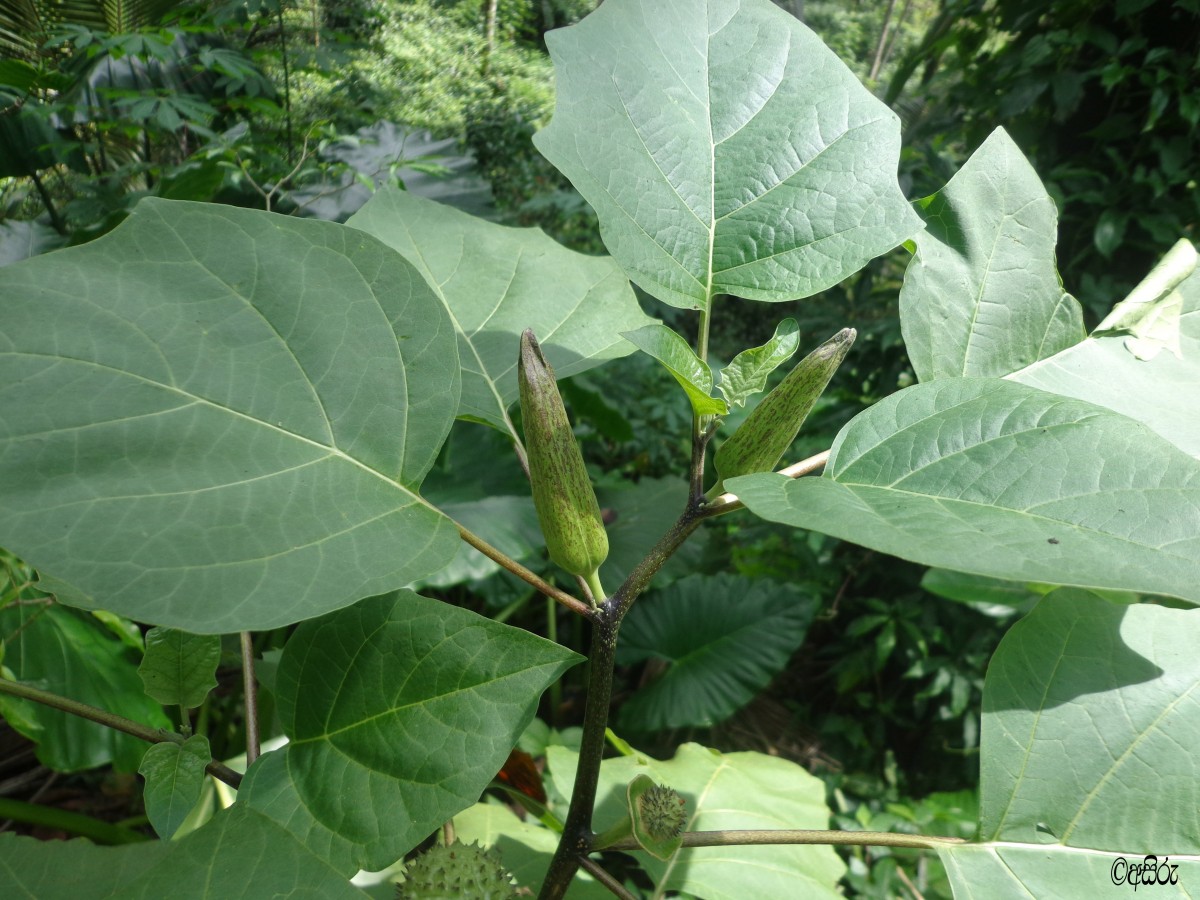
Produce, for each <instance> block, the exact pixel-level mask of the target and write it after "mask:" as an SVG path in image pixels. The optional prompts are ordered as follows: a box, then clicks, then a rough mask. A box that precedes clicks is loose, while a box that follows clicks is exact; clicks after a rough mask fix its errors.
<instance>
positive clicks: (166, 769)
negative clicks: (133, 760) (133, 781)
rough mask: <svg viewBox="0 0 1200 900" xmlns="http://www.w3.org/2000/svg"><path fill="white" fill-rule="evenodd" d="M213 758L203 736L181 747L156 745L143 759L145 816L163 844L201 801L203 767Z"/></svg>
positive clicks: (167, 742) (141, 772) (169, 743)
mask: <svg viewBox="0 0 1200 900" xmlns="http://www.w3.org/2000/svg"><path fill="white" fill-rule="evenodd" d="M211 759H212V753H211V751H210V750H209V747H208V738H206V737H205V736H204V735H202V734H194V735H192V736H191V737H190V738H188V739H187V740H186V741H184V742H183V743H182V744H174V743H171V742H170V741H164V742H163V743H161V744H155V745H154V746H152V747H151V748H150V749H149V750H147V751H146V755H145V756H143V757H142V764H141V766H139V767H138V773H139V774H140V775H141V776H142V777H143V778H145V779H146V792H145V800H146V815H147V816H148V817H149V819H150V824H151V825H153V826H154V830H155V831H156V832H158V836H159V837H160V838H162V839H163V840H164V841H166V840H170V838H171V836H172V835H173V834H175V832H176V831H178V830H179V826H180V825H182V824H183V821H184V819H186V818H187V817H188V813H190V812H191V811H192V807H193V806H195V805H196V801H197V800H199V799H200V789H201V788H202V787H203V786H204V767H205V766H207V765H208V763H209V761H210V760H211Z"/></svg>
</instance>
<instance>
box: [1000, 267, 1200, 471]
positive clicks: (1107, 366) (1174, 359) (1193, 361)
mask: <svg viewBox="0 0 1200 900" xmlns="http://www.w3.org/2000/svg"><path fill="white" fill-rule="evenodd" d="M1178 292H1179V294H1180V295H1182V298H1183V304H1182V311H1183V312H1182V316H1181V317H1180V319H1179V334H1178V340H1179V351H1180V352H1179V355H1178V356H1176V355H1175V354H1174V353H1170V352H1164V353H1159V354H1157V355H1156V356H1155V357H1154V358H1153V359H1147V360H1143V359H1139V358H1138V357H1137V356H1136V355H1135V354H1134V353H1133V352H1132V351H1131V350H1130V349H1129V348H1128V347H1127V346H1126V344H1127V342H1128V340H1129V338H1128V337H1127V336H1126V335H1123V334H1113V333H1109V334H1094V335H1092V336H1091V337H1089V338H1088V339H1087V340H1085V341H1083V342H1082V343H1080V344H1077V345H1075V346H1074V347H1071V348H1069V349H1067V350H1064V351H1063V352H1061V353H1058V354H1056V355H1054V356H1052V357H1050V358H1049V359H1044V360H1042V361H1041V362H1038V363H1034V364H1033V365H1032V366H1030V367H1029V368H1027V369H1022V370H1021V371H1020V372H1017V373H1015V374H1014V375H1013V376H1012V380H1013V381H1019V382H1021V383H1022V384H1028V385H1030V386H1032V387H1036V388H1041V389H1042V390H1044V391H1051V392H1052V393H1055V394H1062V395H1063V396H1066V397H1075V398H1077V399H1079V400H1087V401H1089V402H1091V403H1098V404H1099V405H1101V406H1106V407H1108V408H1109V409H1113V410H1116V411H1117V412H1119V413H1123V414H1124V415H1127V416H1129V417H1130V418H1131V419H1137V420H1138V421H1139V422H1144V423H1145V424H1147V425H1149V426H1150V427H1151V428H1153V429H1154V430H1155V431H1156V432H1158V433H1159V434H1161V435H1162V436H1163V437H1165V438H1166V439H1167V440H1169V441H1171V442H1173V443H1174V444H1175V445H1176V446H1178V447H1180V448H1181V449H1183V450H1184V451H1186V452H1187V453H1190V454H1191V455H1192V456H1196V457H1200V413H1198V412H1197V403H1198V402H1200V272H1196V273H1193V274H1192V275H1191V276H1190V277H1189V278H1188V279H1187V280H1186V281H1184V282H1183V283H1182V284H1180V285H1179V286H1178Z"/></svg>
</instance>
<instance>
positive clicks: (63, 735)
mask: <svg viewBox="0 0 1200 900" xmlns="http://www.w3.org/2000/svg"><path fill="white" fill-rule="evenodd" d="M0 637H3V638H4V640H5V642H6V644H5V655H4V664H5V665H6V666H8V667H9V668H10V669H12V671H13V674H14V675H15V676H16V678H17V680H19V681H25V682H28V683H30V684H33V685H35V686H37V687H40V688H42V689H44V690H48V691H52V692H53V693H56V694H61V695H62V696H64V697H70V698H71V699H72V700H78V701H80V702H82V703H88V704H90V705H92V706H96V707H99V708H100V709H104V710H107V711H108V712H112V713H116V714H118V715H122V716H125V717H126V718H127V719H133V720H134V721H135V722H140V723H141V724H143V725H147V726H149V727H151V728H170V727H171V721H170V720H169V719H168V718H167V717H166V716H165V715H164V714H163V711H162V708H161V707H160V706H159V705H158V704H157V703H155V702H154V701H153V700H151V699H150V698H149V697H147V696H146V694H145V692H144V691H143V690H142V682H141V680H140V679H139V678H138V674H137V658H136V657H135V656H134V655H133V653H132V652H131V651H130V650H129V648H128V647H127V646H126V645H125V644H124V643H122V642H121V641H120V640H119V639H118V638H117V637H116V636H114V635H113V633H112V632H111V631H110V630H109V629H108V628H106V627H105V626H104V625H103V624H101V623H100V622H98V621H96V620H95V619H94V618H93V617H92V616H90V615H88V614H87V613H80V612H77V611H75V610H73V609H67V608H65V607H62V606H54V605H52V606H28V605H21V606H9V607H7V608H5V609H0ZM5 705H6V712H5V717H6V718H8V719H9V724H10V725H12V726H13V727H14V728H15V729H17V730H18V731H21V732H22V733H23V734H25V736H26V737H28V738H29V739H30V740H32V741H36V742H37V745H38V748H37V753H38V759H39V760H41V762H42V764H43V765H45V766H47V767H49V768H51V769H54V770H55V771H57V772H77V771H80V770H81V769H92V768H95V767H97V766H103V765H107V764H109V763H112V764H113V765H114V766H115V767H116V768H117V769H119V770H121V771H124V772H135V771H137V767H138V763H139V762H140V761H141V759H142V754H143V753H144V752H145V750H146V744H145V743H144V742H143V741H140V740H138V739H137V738H134V737H130V736H129V735H127V734H122V733H121V732H119V731H115V730H113V729H111V728H108V727H106V726H104V725H100V724H99V723H97V722H91V721H88V720H87V719H82V718H80V717H79V716H72V715H68V714H67V713H65V712H59V711H58V710H56V709H50V708H49V707H46V706H42V705H40V704H34V703H30V702H27V701H24V700H18V699H16V698H7V699H6V701H5ZM12 707H16V708H18V709H20V710H21V711H22V712H21V713H20V714H19V715H18V716H16V717H9V713H8V711H7V709H8V708H12ZM31 725H32V726H33V730H30V728H29V727H28V726H31ZM0 893H2V892H0Z"/></svg>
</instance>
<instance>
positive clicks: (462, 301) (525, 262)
mask: <svg viewBox="0 0 1200 900" xmlns="http://www.w3.org/2000/svg"><path fill="white" fill-rule="evenodd" d="M347 224H349V225H351V226H353V227H354V228H359V229H362V230H363V231H366V232H369V233H370V234H373V235H375V236H376V237H378V238H379V239H380V240H382V241H383V242H384V243H385V244H387V245H388V246H390V247H392V248H394V249H396V250H397V251H399V252H400V253H401V255H403V256H404V258H405V259H407V260H408V261H409V262H410V263H412V264H413V265H414V266H415V267H416V269H417V271H418V272H420V273H421V275H422V276H424V278H425V280H426V281H428V282H429V284H430V285H431V286H432V287H433V289H434V291H435V293H437V295H438V298H439V299H440V300H441V301H442V302H443V303H444V304H445V305H446V308H447V309H448V310H449V311H450V317H451V319H452V321H453V323H454V329H455V331H456V332H457V334H458V347H459V357H460V358H461V360H462V367H463V386H462V398H461V400H460V401H459V407H458V414H459V415H460V416H465V417H469V418H473V419H478V420H480V421H482V422H487V423H488V424H490V425H494V426H496V427H497V428H501V429H511V428H512V423H511V422H510V421H509V418H508V407H509V406H510V405H512V402H513V401H514V400H516V398H517V348H518V345H519V343H520V339H521V332H522V331H524V330H525V329H526V328H532V329H533V331H534V333H535V334H536V335H537V337H538V341H539V342H540V343H541V346H542V351H543V352H544V353H545V354H546V357H547V358H548V359H549V360H550V364H551V365H553V366H554V370H555V373H556V375H557V376H558V377H559V378H566V377H567V376H569V375H573V374H575V373H577V372H583V371H586V370H587V369H590V368H593V367H594V366H598V365H600V364H601V363H603V362H607V361H608V360H610V359H615V358H617V357H621V356H627V355H629V354H630V353H632V352H633V347H632V346H631V345H630V344H628V343H626V342H625V341H624V340H623V339H622V338H621V336H620V332H622V331H629V330H630V329H634V328H638V327H640V326H642V325H645V324H646V323H648V322H650V321H651V319H650V318H649V317H648V316H647V315H646V314H645V313H643V312H642V310H641V308H640V307H639V306H638V303H637V298H636V297H634V294H633V290H632V289H631V288H630V286H629V282H628V281H627V280H626V279H625V276H624V275H623V274H622V273H621V270H620V268H619V267H618V266H617V265H616V264H615V263H614V262H613V261H612V260H611V259H608V258H605V257H594V256H584V255H583V254H582V253H575V252H574V251H571V250H568V249H566V248H565V247H563V246H561V245H560V244H558V243H556V242H555V241H553V240H551V239H550V238H548V237H547V236H546V235H545V234H543V233H542V232H541V231H540V230H538V229H536V228H506V227H504V226H501V225H495V224H492V223H490V222H485V221H483V220H482V219H477V218H475V217H474V216H469V215H467V214H466V213H462V212H459V211H458V210H456V209H452V208H451V207H449V206H443V205H441V204H439V203H434V202H433V201H432V200H425V199H422V198H420V197H415V196H413V195H412V194H409V193H407V192H406V191H400V190H394V189H388V190H383V191H380V192H379V193H377V194H376V195H375V196H374V197H372V198H371V200H370V201H369V202H368V203H367V205H366V206H364V207H363V208H362V209H361V210H359V212H357V213H356V214H355V215H353V216H352V217H351V218H350V220H349V222H348V223H347Z"/></svg>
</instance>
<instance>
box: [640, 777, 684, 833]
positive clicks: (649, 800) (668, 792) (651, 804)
mask: <svg viewBox="0 0 1200 900" xmlns="http://www.w3.org/2000/svg"><path fill="white" fill-rule="evenodd" d="M637 806H638V810H637V811H638V814H639V816H640V817H641V821H642V824H643V825H644V826H645V828H646V831H647V832H648V833H649V835H650V836H651V837H652V838H654V839H655V840H660V841H665V840H668V839H670V838H673V837H678V836H679V833H680V832H681V831H683V823H684V820H685V819H686V818H687V806H686V803H685V801H684V799H683V798H682V797H681V796H679V794H678V793H676V792H675V791H674V790H673V789H671V788H669V787H667V786H666V785H663V784H656V785H655V786H654V787H652V788H650V790H648V791H646V793H644V794H642V795H641V796H640V797H638V798H637Z"/></svg>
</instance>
